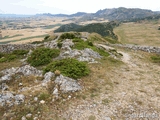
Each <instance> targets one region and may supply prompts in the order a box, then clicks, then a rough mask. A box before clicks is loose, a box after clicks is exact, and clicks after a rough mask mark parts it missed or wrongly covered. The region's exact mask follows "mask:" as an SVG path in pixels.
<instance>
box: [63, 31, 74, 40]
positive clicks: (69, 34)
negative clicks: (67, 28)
mask: <svg viewBox="0 0 160 120" xmlns="http://www.w3.org/2000/svg"><path fill="white" fill-rule="evenodd" d="M74 38H76V36H75V34H74V33H64V34H62V35H61V36H60V39H62V40H63V39H74Z"/></svg>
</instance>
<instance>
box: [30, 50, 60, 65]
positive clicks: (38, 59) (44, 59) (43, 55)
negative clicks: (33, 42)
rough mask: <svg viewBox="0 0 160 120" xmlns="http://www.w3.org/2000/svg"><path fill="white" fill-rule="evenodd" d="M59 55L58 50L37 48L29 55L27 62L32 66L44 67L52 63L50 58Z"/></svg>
mask: <svg viewBox="0 0 160 120" xmlns="http://www.w3.org/2000/svg"><path fill="white" fill-rule="evenodd" d="M59 53H60V50H58V49H49V48H38V49H36V50H34V51H33V52H32V53H31V55H30V56H29V57H28V59H27V61H28V63H30V64H31V65H32V66H41V65H46V64H48V63H50V62H51V61H52V58H55V57H57V56H58V55H59Z"/></svg>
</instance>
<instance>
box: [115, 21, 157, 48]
mask: <svg viewBox="0 0 160 120" xmlns="http://www.w3.org/2000/svg"><path fill="white" fill-rule="evenodd" d="M159 24H160V20H159V21H150V22H147V21H144V22H142V23H123V24H121V25H120V26H119V27H117V28H115V29H114V32H115V33H116V34H117V35H118V37H119V41H120V42H122V43H129V44H139V45H151V46H160V41H159V38H160V30H158V25H159Z"/></svg>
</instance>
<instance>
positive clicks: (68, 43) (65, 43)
mask: <svg viewBox="0 0 160 120" xmlns="http://www.w3.org/2000/svg"><path fill="white" fill-rule="evenodd" d="M73 45H74V43H73V42H72V40H70V39H66V40H64V41H63V42H62V48H61V49H62V50H69V51H70V50H71V48H70V47H72V46H73Z"/></svg>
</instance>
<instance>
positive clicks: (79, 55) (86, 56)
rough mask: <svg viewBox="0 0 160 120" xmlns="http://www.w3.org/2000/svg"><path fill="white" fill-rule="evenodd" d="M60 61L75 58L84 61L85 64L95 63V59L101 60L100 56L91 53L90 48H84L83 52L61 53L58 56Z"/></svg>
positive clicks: (69, 51) (93, 52)
mask: <svg viewBox="0 0 160 120" xmlns="http://www.w3.org/2000/svg"><path fill="white" fill-rule="evenodd" d="M59 58H60V59H64V58H76V59H77V60H79V61H86V62H90V63H93V62H96V61H95V58H96V59H101V58H102V56H100V55H99V53H97V52H95V51H93V50H92V49H90V48H85V49H84V50H76V49H74V50H67V51H65V52H62V53H61V54H60V56H59Z"/></svg>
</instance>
